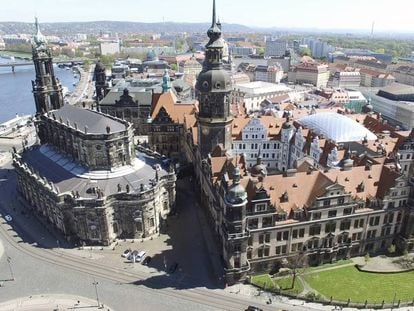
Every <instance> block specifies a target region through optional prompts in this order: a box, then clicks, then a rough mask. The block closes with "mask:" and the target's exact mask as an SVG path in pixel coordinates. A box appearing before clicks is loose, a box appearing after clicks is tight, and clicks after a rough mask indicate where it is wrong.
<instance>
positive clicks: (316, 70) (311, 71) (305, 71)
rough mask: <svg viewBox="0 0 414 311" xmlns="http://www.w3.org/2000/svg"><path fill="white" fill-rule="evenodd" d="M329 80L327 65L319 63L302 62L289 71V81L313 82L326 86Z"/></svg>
mask: <svg viewBox="0 0 414 311" xmlns="http://www.w3.org/2000/svg"><path fill="white" fill-rule="evenodd" d="M328 80H329V70H328V66H327V65H321V64H318V63H301V64H299V65H297V66H295V67H293V69H291V71H289V73H288V81H289V82H292V83H296V84H312V85H314V86H316V87H326V85H327V83H328Z"/></svg>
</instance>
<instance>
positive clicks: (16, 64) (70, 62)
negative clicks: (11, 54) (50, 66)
mask: <svg viewBox="0 0 414 311" xmlns="http://www.w3.org/2000/svg"><path fill="white" fill-rule="evenodd" d="M53 63H54V64H68V65H69V66H73V65H82V64H83V60H81V59H71V60H62V61H54V62H53ZM20 66H33V62H32V61H20V62H8V63H1V64H0V67H10V68H11V70H12V72H14V69H15V68H16V67H20Z"/></svg>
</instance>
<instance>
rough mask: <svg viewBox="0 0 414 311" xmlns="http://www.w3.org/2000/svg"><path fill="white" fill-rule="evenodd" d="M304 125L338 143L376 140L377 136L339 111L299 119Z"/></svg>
mask: <svg viewBox="0 0 414 311" xmlns="http://www.w3.org/2000/svg"><path fill="white" fill-rule="evenodd" d="M298 122H299V124H301V125H302V126H303V127H306V128H309V129H312V130H313V131H314V132H315V133H316V134H318V135H323V136H324V137H325V138H329V139H331V140H333V141H335V142H337V143H340V142H348V141H361V140H363V139H364V138H365V137H366V138H367V139H368V140H376V139H377V136H376V135H375V134H374V133H372V132H371V131H370V130H368V129H367V128H365V127H364V126H363V125H361V124H359V123H358V122H356V121H354V120H352V119H351V118H348V117H346V116H344V115H341V114H339V113H332V112H327V113H316V114H313V115H309V116H306V117H303V118H300V119H299V120H298Z"/></svg>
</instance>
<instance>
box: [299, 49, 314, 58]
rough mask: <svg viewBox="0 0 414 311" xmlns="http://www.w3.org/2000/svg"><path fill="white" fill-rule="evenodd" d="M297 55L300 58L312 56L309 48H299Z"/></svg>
mask: <svg viewBox="0 0 414 311" xmlns="http://www.w3.org/2000/svg"><path fill="white" fill-rule="evenodd" d="M299 53H300V55H301V56H312V52H311V50H310V49H309V48H301V49H300V51H299Z"/></svg>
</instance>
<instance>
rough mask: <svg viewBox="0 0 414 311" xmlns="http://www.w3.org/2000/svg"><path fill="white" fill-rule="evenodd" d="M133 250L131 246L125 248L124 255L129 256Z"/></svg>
mask: <svg viewBox="0 0 414 311" xmlns="http://www.w3.org/2000/svg"><path fill="white" fill-rule="evenodd" d="M131 252H132V250H131V249H130V248H128V249H126V250H124V252H123V253H122V255H121V256H122V257H125V258H128V256H129V255H130V254H131Z"/></svg>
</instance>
